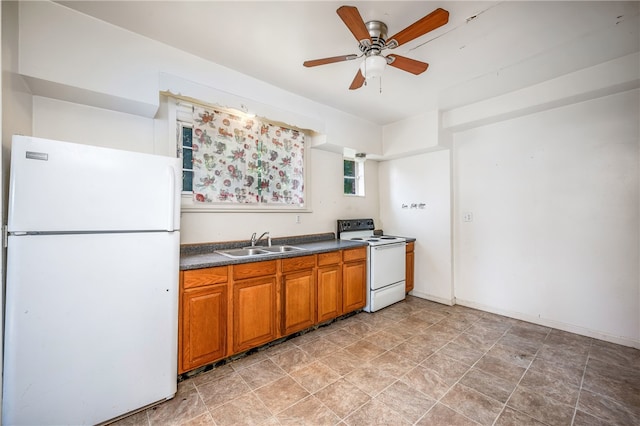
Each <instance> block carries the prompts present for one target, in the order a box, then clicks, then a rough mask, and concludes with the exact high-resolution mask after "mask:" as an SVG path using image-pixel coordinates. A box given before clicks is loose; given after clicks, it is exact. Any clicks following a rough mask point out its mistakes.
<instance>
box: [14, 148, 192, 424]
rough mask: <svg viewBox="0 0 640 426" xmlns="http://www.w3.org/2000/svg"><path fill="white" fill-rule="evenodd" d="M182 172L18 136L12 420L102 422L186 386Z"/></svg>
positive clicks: (156, 161) (169, 164)
mask: <svg viewBox="0 0 640 426" xmlns="http://www.w3.org/2000/svg"><path fill="white" fill-rule="evenodd" d="M181 173H182V169H181V164H180V161H179V159H177V158H169V157H161V156H155V155H148V154H140V153H132V152H125V151H118V150H113V149H107V148H98V147H93V146H88V145H81V144H72V143H67V142H59V141H53V140H46V139H39V138H33V137H26V136H14V137H13V143H12V150H11V177H10V190H9V212H8V248H7V288H6V299H5V300H6V305H5V309H6V318H5V330H4V339H5V340H4V351H5V352H4V383H3V403H2V424H4V425H7V426H8V425H81V424H82V425H84V424H96V423H100V422H104V421H107V420H110V419H113V418H115V417H118V416H120V415H122V414H125V413H128V412H131V411H135V410H137V409H140V408H142V407H144V406H147V405H150V404H153V403H156V402H158V401H161V400H165V399H169V398H172V397H173V396H174V395H175V393H176V387H177V384H176V381H177V329H178V325H177V318H178V274H179V251H180V233H179V228H180V227H179V218H180V210H179V209H180V204H179V196H180V187H179V185H180V182H181Z"/></svg>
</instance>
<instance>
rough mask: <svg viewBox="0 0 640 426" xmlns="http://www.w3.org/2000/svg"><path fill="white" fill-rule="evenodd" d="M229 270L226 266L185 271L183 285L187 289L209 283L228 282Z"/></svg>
mask: <svg viewBox="0 0 640 426" xmlns="http://www.w3.org/2000/svg"><path fill="white" fill-rule="evenodd" d="M227 271H228V268H227V267H226V266H218V267H216V268H204V269H194V270H192V271H184V272H183V273H184V282H183V286H184V288H185V289H187V288H193V287H200V286H203V285H209V284H220V283H226V282H227V279H228V275H227V274H228V272H227Z"/></svg>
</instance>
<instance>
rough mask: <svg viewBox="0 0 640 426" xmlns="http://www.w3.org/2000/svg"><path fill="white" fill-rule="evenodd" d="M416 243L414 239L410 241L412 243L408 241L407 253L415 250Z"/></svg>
mask: <svg viewBox="0 0 640 426" xmlns="http://www.w3.org/2000/svg"><path fill="white" fill-rule="evenodd" d="M414 244H415V243H414V242H413V241H412V242H410V243H407V247H406V252H407V253H409V252H411V251H413V249H414Z"/></svg>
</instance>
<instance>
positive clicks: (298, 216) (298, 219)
mask: <svg viewBox="0 0 640 426" xmlns="http://www.w3.org/2000/svg"><path fill="white" fill-rule="evenodd" d="M296 223H300V215H299V214H297V215H296Z"/></svg>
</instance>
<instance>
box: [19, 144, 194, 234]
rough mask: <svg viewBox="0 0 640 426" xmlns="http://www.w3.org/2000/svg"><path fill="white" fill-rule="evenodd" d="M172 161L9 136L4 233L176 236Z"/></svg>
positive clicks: (177, 167) (177, 179)
mask: <svg viewBox="0 0 640 426" xmlns="http://www.w3.org/2000/svg"><path fill="white" fill-rule="evenodd" d="M181 174H182V165H181V163H180V160H179V159H178V158H171V157H163V156H158V155H149V154H141V153H135V152H128V151H119V150H114V149H108V148H100V147H95V146H90V145H81V144H74V143H68V142H59V141H53V140H48V139H40V138H34V137H28V136H14V137H13V141H12V147H11V176H10V189H9V214H8V216H9V222H8V226H9V232H44V233H47V232H102V231H105V232H110V231H142V230H152V231H153V230H166V231H173V230H178V229H180V191H181V189H180V185H181V181H182V178H181Z"/></svg>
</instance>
